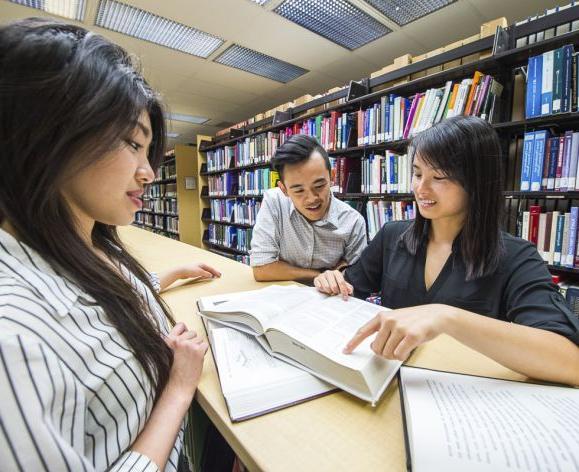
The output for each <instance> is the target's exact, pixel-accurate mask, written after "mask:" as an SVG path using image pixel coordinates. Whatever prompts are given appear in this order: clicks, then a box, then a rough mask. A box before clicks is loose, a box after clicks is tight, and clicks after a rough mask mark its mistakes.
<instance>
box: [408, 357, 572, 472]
mask: <svg viewBox="0 0 579 472" xmlns="http://www.w3.org/2000/svg"><path fill="white" fill-rule="evenodd" d="M399 385H400V397H401V401H402V408H403V410H404V416H405V433H406V446H407V452H408V453H409V454H408V455H409V457H408V459H407V461H408V470H411V469H412V470H413V471H414V472H422V471H431V470H433V464H435V466H436V467H434V468H435V469H436V470H444V471H446V472H459V471H460V472H463V471H465V470H468V471H469V472H483V471H486V472H502V471H510V472H512V471H516V470H519V471H531V470H532V471H548V470H552V471H560V472H564V471H575V472H576V471H579V429H578V426H577V425H579V389H576V388H571V387H560V386H551V385H548V386H547V385H535V384H528V383H523V382H514V381H509V380H498V379H492V378H486V377H475V376H470V375H463V374H451V373H448V372H439V371H434V370H428V369H419V368H414V367H402V369H400V384H399Z"/></svg>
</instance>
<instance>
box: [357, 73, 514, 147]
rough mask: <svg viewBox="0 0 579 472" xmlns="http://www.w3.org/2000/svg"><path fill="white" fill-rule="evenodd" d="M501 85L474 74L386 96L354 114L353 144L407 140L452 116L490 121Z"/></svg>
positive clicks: (499, 94) (361, 144)
mask: <svg viewBox="0 0 579 472" xmlns="http://www.w3.org/2000/svg"><path fill="white" fill-rule="evenodd" d="M502 91H503V86H502V85H501V84H499V83H498V82H497V81H496V80H495V79H494V78H493V77H492V76H490V75H485V74H482V73H481V72H478V71H476V72H475V73H474V76H473V77H472V78H466V79H464V80H462V81H461V82H460V83H453V82H452V81H448V82H446V84H445V86H444V87H440V88H431V89H429V90H427V91H425V92H421V93H416V94H415V95H414V96H412V97H410V98H404V97H398V96H395V95H386V96H384V97H382V98H381V99H380V102H379V103H375V104H374V105H373V106H371V107H369V108H368V109H366V110H360V111H358V117H357V144H358V146H363V145H367V144H376V143H380V142H384V141H395V140H400V139H408V138H409V137H411V136H414V135H415V134H417V133H419V132H420V131H423V130H425V129H427V128H430V127H431V126H432V125H434V124H436V123H438V122H440V121H442V120H443V119H445V118H449V117H451V116H455V115H473V116H479V117H481V118H483V119H485V120H487V121H491V117H492V116H493V114H494V110H495V104H496V102H497V99H498V98H499V97H500V96H501V94H502Z"/></svg>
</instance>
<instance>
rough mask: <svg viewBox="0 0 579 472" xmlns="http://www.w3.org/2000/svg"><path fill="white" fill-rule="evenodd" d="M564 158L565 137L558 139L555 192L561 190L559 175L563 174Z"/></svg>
mask: <svg viewBox="0 0 579 472" xmlns="http://www.w3.org/2000/svg"><path fill="white" fill-rule="evenodd" d="M564 156H565V137H564V136H561V137H559V152H558V154H557V171H556V173H555V191H556V192H559V191H560V190H561V175H562V174H563V158H564Z"/></svg>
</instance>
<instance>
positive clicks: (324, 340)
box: [272, 296, 386, 370]
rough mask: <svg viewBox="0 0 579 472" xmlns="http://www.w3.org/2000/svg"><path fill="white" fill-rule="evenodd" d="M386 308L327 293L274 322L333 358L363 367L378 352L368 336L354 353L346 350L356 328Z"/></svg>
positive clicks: (285, 331) (283, 329) (290, 334)
mask: <svg viewBox="0 0 579 472" xmlns="http://www.w3.org/2000/svg"><path fill="white" fill-rule="evenodd" d="M384 310H386V308H384V307H382V306H379V305H374V304H372V303H368V302H365V301H362V300H358V299H356V298H349V299H348V300H347V301H344V300H343V299H342V298H341V297H340V296H335V297H326V298H323V299H320V300H317V301H311V302H310V303H308V304H307V305H300V306H299V307H297V309H296V310H295V311H293V312H288V313H286V314H285V315H284V316H283V317H279V318H277V319H276V320H275V323H272V327H274V328H276V329H278V330H279V331H282V332H284V333H286V334H287V335H289V336H290V337H292V338H294V339H295V340H296V341H299V342H301V343H303V344H304V345H306V346H309V347H310V348H312V349H314V350H315V351H317V352H319V353H321V354H323V355H325V356H327V357H329V358H330V359H332V360H335V361H337V362H339V363H340V364H342V365H346V366H348V367H351V368H353V369H356V370H359V369H362V368H363V367H364V366H365V365H366V364H367V363H368V362H369V360H370V359H372V358H373V357H374V353H373V352H372V350H371V349H370V343H371V342H372V340H373V339H374V336H370V337H369V338H368V339H366V340H365V341H364V342H362V344H361V345H360V346H358V348H357V349H356V350H355V351H354V352H353V353H352V354H348V355H346V354H343V353H342V350H343V349H344V347H345V346H346V343H347V342H348V341H349V340H350V339H351V338H352V337H353V336H354V334H356V331H357V330H358V329H359V328H360V327H361V326H362V325H364V324H365V323H367V322H368V321H369V320H371V319H372V318H373V317H374V316H376V314H377V313H378V312H380V311H384Z"/></svg>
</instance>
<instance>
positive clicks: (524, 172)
mask: <svg viewBox="0 0 579 472" xmlns="http://www.w3.org/2000/svg"><path fill="white" fill-rule="evenodd" d="M534 142H535V133H534V132H528V133H525V137H524V141H523V162H522V166H521V191H522V192H528V191H529V190H531V174H532V164H533V146H534Z"/></svg>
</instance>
